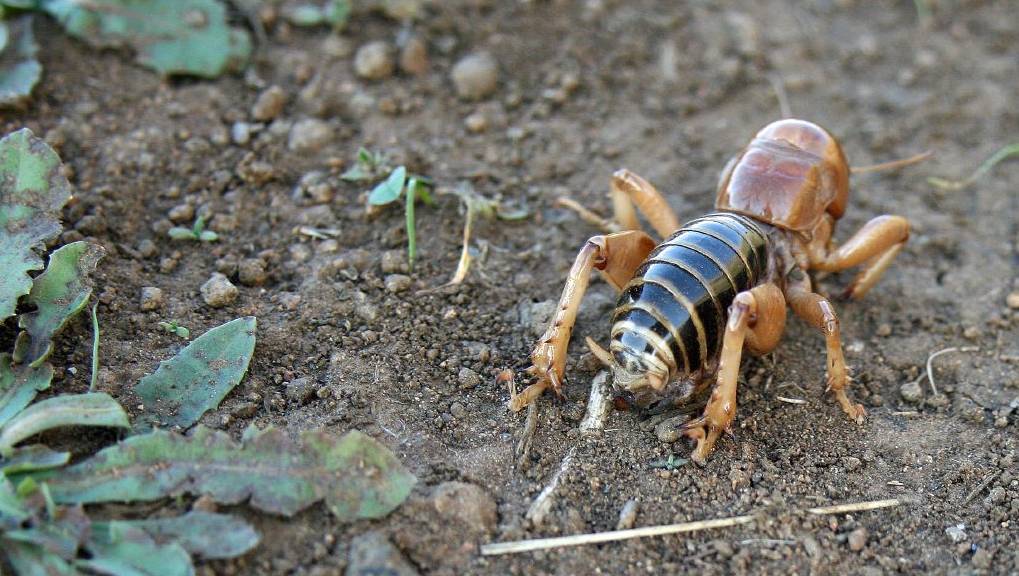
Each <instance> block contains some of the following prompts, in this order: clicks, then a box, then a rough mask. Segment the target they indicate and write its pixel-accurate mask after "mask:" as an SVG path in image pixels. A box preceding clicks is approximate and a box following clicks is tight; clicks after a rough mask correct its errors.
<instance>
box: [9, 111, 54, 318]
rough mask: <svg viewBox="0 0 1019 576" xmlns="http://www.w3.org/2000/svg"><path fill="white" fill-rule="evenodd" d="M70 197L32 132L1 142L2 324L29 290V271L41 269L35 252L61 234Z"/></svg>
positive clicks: (47, 152) (48, 153)
mask: <svg viewBox="0 0 1019 576" xmlns="http://www.w3.org/2000/svg"><path fill="white" fill-rule="evenodd" d="M70 197H71V189H70V186H69V185H68V183H67V178H65V177H64V175H63V173H62V172H61V164H60V157H59V156H57V153H56V152H54V151H53V149H52V148H50V147H49V146H47V145H46V143H45V142H43V141H42V140H40V139H38V138H36V137H35V136H34V135H33V134H32V131H31V130H28V129H27V128H23V129H21V130H18V131H17V132H14V133H13V134H9V135H7V136H6V137H4V138H3V139H2V140H0V270H2V271H3V274H0V321H3V320H5V319H7V318H9V317H11V316H13V315H14V309H15V307H16V306H17V302H18V298H20V297H21V296H23V295H25V294H28V292H29V290H31V288H32V279H31V278H30V277H29V276H28V272H29V271H30V270H39V269H40V268H42V266H43V262H42V258H40V257H39V255H38V254H37V253H36V251H37V250H39V249H40V248H42V247H43V244H44V243H45V242H46V241H48V240H51V239H53V238H55V237H56V236H57V234H59V233H60V229H61V226H60V220H59V216H60V209H61V208H63V206H64V204H65V203H67V200H68V199H69V198H70Z"/></svg>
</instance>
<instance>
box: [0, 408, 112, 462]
mask: <svg viewBox="0 0 1019 576" xmlns="http://www.w3.org/2000/svg"><path fill="white" fill-rule="evenodd" d="M63 426H109V427H113V428H128V427H130V423H129V422H128V420H127V413H125V412H124V409H123V408H121V406H120V404H118V403H117V401H116V400H114V399H113V398H112V397H111V396H110V395H109V394H105V393H102V392H93V393H89V394H65V395H62V396H55V397H53V398H47V399H46V400H43V401H42V402H36V403H35V404H32V405H31V406H29V407H28V408H26V409H24V410H22V411H21V412H19V413H18V414H17V415H16V416H14V418H11V419H10V421H8V422H7V424H5V425H4V426H3V427H2V428H0V455H3V456H4V457H5V458H6V457H8V456H10V455H11V453H12V449H13V446H14V445H15V444H17V443H18V442H21V441H22V440H24V439H25V438H29V437H31V436H34V435H36V434H39V433H40V432H45V431H46V430H50V429H53V428H60V427H63Z"/></svg>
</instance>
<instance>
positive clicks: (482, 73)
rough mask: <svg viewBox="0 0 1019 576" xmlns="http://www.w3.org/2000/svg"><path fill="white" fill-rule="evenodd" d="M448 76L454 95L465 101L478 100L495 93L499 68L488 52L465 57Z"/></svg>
mask: <svg viewBox="0 0 1019 576" xmlns="http://www.w3.org/2000/svg"><path fill="white" fill-rule="evenodd" d="M450 75H451V77H452V79H453V85H454V86H455V87H456V93H457V94H458V95H459V96H460V97H461V98H465V99H467V100H480V99H482V98H484V97H486V96H488V95H490V94H492V92H495V88H496V86H498V84H499V66H498V64H497V63H496V61H495V58H493V57H492V55H491V54H489V53H488V52H476V53H474V54H470V55H468V56H465V57H464V58H463V59H461V60H460V61H459V62H457V63H456V65H455V66H453V71H452V72H451V73H450Z"/></svg>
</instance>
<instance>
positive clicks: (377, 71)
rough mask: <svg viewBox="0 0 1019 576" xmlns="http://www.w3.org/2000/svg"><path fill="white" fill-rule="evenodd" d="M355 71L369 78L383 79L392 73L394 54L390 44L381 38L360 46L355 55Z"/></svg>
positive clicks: (362, 76)
mask: <svg viewBox="0 0 1019 576" xmlns="http://www.w3.org/2000/svg"><path fill="white" fill-rule="evenodd" d="M354 72H355V73H356V74H357V75H358V76H360V77H361V78H365V79H368V80H381V79H382V78H386V77H388V76H390V75H392V73H393V55H392V53H391V51H390V49H389V44H386V43H385V42H382V41H381V40H379V41H375V42H369V43H367V44H365V45H364V46H361V47H360V48H358V50H357V54H355V55H354Z"/></svg>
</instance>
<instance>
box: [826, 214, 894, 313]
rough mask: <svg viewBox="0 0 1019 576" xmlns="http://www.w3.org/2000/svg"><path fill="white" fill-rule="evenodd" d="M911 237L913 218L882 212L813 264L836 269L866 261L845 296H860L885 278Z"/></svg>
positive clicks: (854, 297) (858, 297) (853, 297)
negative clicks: (910, 230) (883, 275)
mask: <svg viewBox="0 0 1019 576" xmlns="http://www.w3.org/2000/svg"><path fill="white" fill-rule="evenodd" d="M908 239H909V221H908V220H906V219H905V218H903V217H902V216H889V215H884V216H878V217H877V218H874V219H872V220H870V221H869V222H867V223H866V224H864V225H863V228H860V229H859V230H858V231H857V232H856V234H853V236H852V237H851V238H849V240H846V241H845V242H844V243H843V244H842V245H841V246H839V247H838V248H837V249H835V250H832V251H830V252H828V253H827V254H825V255H824V256H823V258H822V259H821V261H819V262H815V263H813V264H812V267H813V268H817V269H818V270H826V271H830V272H835V271H839V270H845V269H846V268H852V267H853V266H859V265H861V264H862V265H863V269H862V270H861V271H860V273H859V274H857V276H856V278H855V279H853V281H852V283H851V284H850V285H849V287H848V288H846V291H845V293H844V295H845V296H847V297H849V298H852V299H854V300H858V299H860V298H863V296H864V294H866V293H867V291H868V290H870V289H871V288H872V287H873V286H874V284H876V283H877V281H878V280H879V279H880V278H881V275H882V274H884V272H885V270H886V269H887V268H888V266H889V265H891V263H892V261H893V260H895V256H896V255H897V254H898V253H899V251H900V250H902V247H903V246H905V245H906V240H908Z"/></svg>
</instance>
